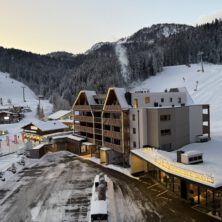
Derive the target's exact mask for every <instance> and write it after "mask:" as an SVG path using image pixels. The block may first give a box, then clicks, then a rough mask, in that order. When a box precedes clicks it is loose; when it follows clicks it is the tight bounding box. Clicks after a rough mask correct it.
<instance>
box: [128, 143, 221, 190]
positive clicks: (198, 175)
mask: <svg viewBox="0 0 222 222" xmlns="http://www.w3.org/2000/svg"><path fill="white" fill-rule="evenodd" d="M221 144H222V141H216V140H215V141H212V140H211V141H210V142H207V143H194V144H190V145H187V146H184V147H183V148H182V150H183V151H185V152H186V151H187V153H191V154H192V153H194V152H193V151H194V150H195V153H197V152H198V153H204V155H205V158H204V162H203V163H202V164H195V165H184V164H182V163H178V162H177V153H176V151H174V152H166V151H162V150H156V149H152V148H142V149H134V150H131V153H133V154H135V155H137V156H139V157H140V158H141V159H144V160H146V161H148V162H150V163H152V164H153V165H155V166H157V167H158V168H160V169H162V170H163V171H165V172H168V173H170V174H173V175H175V176H178V177H183V178H185V179H188V180H190V181H194V182H197V183H200V184H203V185H207V186H209V187H212V188H219V187H222V174H221V168H222V161H221V156H222V149H221ZM190 151H191V152H190Z"/></svg>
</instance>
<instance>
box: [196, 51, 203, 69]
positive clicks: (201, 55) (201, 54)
mask: <svg viewBox="0 0 222 222" xmlns="http://www.w3.org/2000/svg"><path fill="white" fill-rule="evenodd" d="M203 54H204V53H203V52H201V51H200V52H198V53H197V55H198V56H199V57H200V63H201V71H202V72H204V67H203Z"/></svg>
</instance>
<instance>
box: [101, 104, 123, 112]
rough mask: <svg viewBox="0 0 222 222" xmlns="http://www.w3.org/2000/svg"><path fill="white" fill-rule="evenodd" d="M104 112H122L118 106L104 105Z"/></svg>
mask: <svg viewBox="0 0 222 222" xmlns="http://www.w3.org/2000/svg"><path fill="white" fill-rule="evenodd" d="M104 110H105V111H109V112H121V111H122V109H121V107H120V105H106V106H105V108H104Z"/></svg>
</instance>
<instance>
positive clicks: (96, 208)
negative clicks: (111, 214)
mask: <svg viewBox="0 0 222 222" xmlns="http://www.w3.org/2000/svg"><path fill="white" fill-rule="evenodd" d="M96 214H107V201H106V200H96V201H92V202H91V215H96Z"/></svg>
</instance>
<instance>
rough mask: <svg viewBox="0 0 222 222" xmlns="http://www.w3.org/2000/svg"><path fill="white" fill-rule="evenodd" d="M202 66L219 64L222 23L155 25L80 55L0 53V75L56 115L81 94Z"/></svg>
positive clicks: (221, 49)
mask: <svg viewBox="0 0 222 222" xmlns="http://www.w3.org/2000/svg"><path fill="white" fill-rule="evenodd" d="M199 51H203V52H204V55H203V58H204V61H208V62H211V63H221V62H222V22H221V21H219V20H215V21H214V22H212V23H211V24H209V23H207V24H205V25H201V26H196V27H192V26H188V25H183V24H173V23H172V24H156V25H153V26H151V27H146V28H143V29H140V30H138V31H137V32H135V33H134V34H132V35H130V36H128V37H125V38H122V39H120V40H118V41H116V42H103V43H97V44H95V45H94V46H92V47H91V49H89V50H87V51H86V52H85V53H84V54H76V55H73V54H72V53H67V52H53V53H49V54H47V55H39V54H35V53H31V52H25V51H22V50H16V49H5V48H3V47H0V71H3V72H8V73H10V75H11V77H12V78H15V79H17V80H19V81H22V82H24V83H25V84H27V85H28V86H29V87H30V88H31V89H32V90H33V91H34V92H35V93H36V94H43V95H44V96H45V97H46V98H50V101H51V102H52V103H53V104H54V107H55V109H56V110H57V109H60V108H63V109H64V108H69V107H70V106H71V104H72V103H73V100H74V97H75V95H76V94H77V93H78V92H79V91H80V90H81V89H89V90H96V91H98V92H105V90H106V89H107V88H108V87H109V86H119V87H128V86H130V85H131V83H132V82H134V81H138V80H139V81H142V80H144V79H147V78H149V77H150V76H152V75H155V74H156V73H158V72H160V71H161V70H162V67H163V66H168V65H179V64H189V63H196V62H198V59H199V58H197V53H198V52H199Z"/></svg>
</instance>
